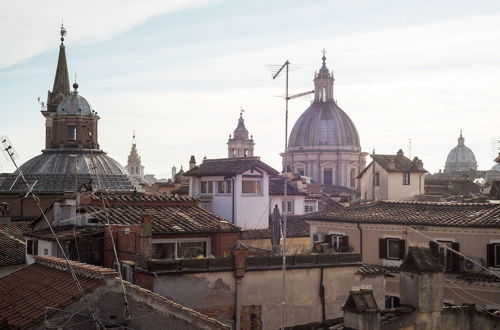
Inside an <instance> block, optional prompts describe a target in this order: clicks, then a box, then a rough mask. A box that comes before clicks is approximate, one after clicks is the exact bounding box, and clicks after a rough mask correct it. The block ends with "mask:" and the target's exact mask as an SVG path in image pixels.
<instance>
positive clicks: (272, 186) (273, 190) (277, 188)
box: [269, 178, 307, 196]
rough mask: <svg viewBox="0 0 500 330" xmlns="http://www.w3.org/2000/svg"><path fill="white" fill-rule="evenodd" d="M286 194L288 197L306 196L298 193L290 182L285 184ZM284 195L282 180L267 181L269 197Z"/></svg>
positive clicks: (300, 192)
mask: <svg viewBox="0 0 500 330" xmlns="http://www.w3.org/2000/svg"><path fill="white" fill-rule="evenodd" d="M286 190H287V191H286V193H287V195H288V196H306V195H307V194H306V193H305V192H302V191H300V190H299V189H298V188H297V187H295V186H294V185H293V184H291V183H290V182H287V188H286ZM284 194H285V185H284V184H283V179H282V178H272V179H271V180H269V195H272V196H283V195H284Z"/></svg>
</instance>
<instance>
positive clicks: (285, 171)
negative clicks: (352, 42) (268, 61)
mask: <svg viewBox="0 0 500 330" xmlns="http://www.w3.org/2000/svg"><path fill="white" fill-rule="evenodd" d="M283 70H285V152H284V154H283V200H284V201H285V206H286V205H287V202H286V200H287V196H288V191H287V190H288V189H287V188H288V179H287V175H288V163H287V149H288V101H289V100H291V99H295V98H298V97H301V96H304V95H308V94H311V93H314V91H308V92H304V93H299V94H295V95H291V96H290V95H288V74H289V71H290V62H289V61H288V60H286V61H285V63H283V65H281V67H280V68H279V69H278V70H277V71H276V73H275V74H273V80H275V79H276V78H278V77H279V75H280V74H281V72H283ZM281 211H282V213H283V226H282V234H281V236H282V237H283V240H282V244H281V257H282V263H281V269H282V272H283V279H282V285H283V286H282V302H281V330H283V329H285V315H286V222H287V217H286V215H287V212H286V210H281Z"/></svg>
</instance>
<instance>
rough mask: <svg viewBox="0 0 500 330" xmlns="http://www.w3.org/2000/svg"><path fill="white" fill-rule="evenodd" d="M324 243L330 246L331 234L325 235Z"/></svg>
mask: <svg viewBox="0 0 500 330" xmlns="http://www.w3.org/2000/svg"><path fill="white" fill-rule="evenodd" d="M325 243H328V245H330V246H332V235H325Z"/></svg>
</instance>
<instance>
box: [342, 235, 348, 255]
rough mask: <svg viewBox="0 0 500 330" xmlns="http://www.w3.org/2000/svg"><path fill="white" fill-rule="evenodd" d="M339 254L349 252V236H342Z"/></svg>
mask: <svg viewBox="0 0 500 330" xmlns="http://www.w3.org/2000/svg"><path fill="white" fill-rule="evenodd" d="M340 252H349V236H342V237H341V239H340Z"/></svg>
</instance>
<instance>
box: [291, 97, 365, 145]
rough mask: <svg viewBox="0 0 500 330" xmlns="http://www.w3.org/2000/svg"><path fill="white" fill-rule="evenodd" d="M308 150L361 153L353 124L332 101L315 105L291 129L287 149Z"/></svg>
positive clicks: (317, 102)
mask: <svg viewBox="0 0 500 330" xmlns="http://www.w3.org/2000/svg"><path fill="white" fill-rule="evenodd" d="M311 146H332V147H335V149H341V150H351V151H356V152H358V151H360V150H361V146H360V143H359V135H358V131H357V130H356V127H355V126H354V123H353V122H352V120H351V118H349V116H348V115H347V114H346V113H345V112H344V111H343V110H342V109H341V108H340V107H339V106H338V105H337V104H336V103H335V102H334V101H333V100H328V101H326V102H323V101H314V102H313V103H312V104H311V106H310V107H309V108H308V109H307V110H306V111H305V112H304V113H303V114H302V116H300V118H299V119H298V120H297V122H296V123H295V125H294V126H293V129H292V132H291V134H290V139H289V142H288V147H289V148H294V147H299V148H300V147H311Z"/></svg>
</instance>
